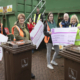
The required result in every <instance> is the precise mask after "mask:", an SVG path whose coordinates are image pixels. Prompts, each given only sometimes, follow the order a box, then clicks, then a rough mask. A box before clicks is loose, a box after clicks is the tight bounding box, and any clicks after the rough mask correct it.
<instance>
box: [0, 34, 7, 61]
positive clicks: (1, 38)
mask: <svg viewBox="0 0 80 80" xmlns="http://www.w3.org/2000/svg"><path fill="white" fill-rule="evenodd" d="M7 41H8V37H7V36H4V35H3V34H0V45H1V42H7ZM2 57H3V49H2V47H0V61H1V60H2Z"/></svg>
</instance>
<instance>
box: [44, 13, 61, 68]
mask: <svg viewBox="0 0 80 80" xmlns="http://www.w3.org/2000/svg"><path fill="white" fill-rule="evenodd" d="M56 27H57V25H56V23H55V21H54V19H53V13H51V12H50V13H49V14H48V21H47V22H46V23H45V27H44V35H45V38H44V42H45V43H46V47H47V67H48V68H49V69H54V68H53V66H52V65H51V64H53V65H58V63H56V62H55V58H56V56H57V55H58V53H59V46H58V45H54V50H55V53H54V55H53V58H52V60H51V62H50V57H51V49H52V46H53V45H52V39H51V29H52V28H56Z"/></svg>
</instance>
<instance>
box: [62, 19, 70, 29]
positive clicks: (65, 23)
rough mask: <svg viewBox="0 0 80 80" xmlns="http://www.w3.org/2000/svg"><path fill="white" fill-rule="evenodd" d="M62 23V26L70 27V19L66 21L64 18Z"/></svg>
mask: <svg viewBox="0 0 80 80" xmlns="http://www.w3.org/2000/svg"><path fill="white" fill-rule="evenodd" d="M61 24H62V27H64V28H67V27H69V25H70V19H69V20H68V22H65V21H64V20H62V22H61Z"/></svg>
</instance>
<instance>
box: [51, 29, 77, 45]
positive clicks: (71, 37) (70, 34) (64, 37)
mask: <svg viewBox="0 0 80 80" xmlns="http://www.w3.org/2000/svg"><path fill="white" fill-rule="evenodd" d="M51 32H52V34H51V37H52V42H53V45H70V44H74V43H75V39H76V33H77V28H53V29H51Z"/></svg>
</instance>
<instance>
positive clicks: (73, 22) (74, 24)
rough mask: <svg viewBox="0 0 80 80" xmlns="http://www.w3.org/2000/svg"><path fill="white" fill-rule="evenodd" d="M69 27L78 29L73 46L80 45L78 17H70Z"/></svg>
mask: <svg viewBox="0 0 80 80" xmlns="http://www.w3.org/2000/svg"><path fill="white" fill-rule="evenodd" d="M69 27H78V30H77V35H76V40H75V45H80V24H79V20H78V17H77V16H76V15H72V16H71V20H70V25H69Z"/></svg>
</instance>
